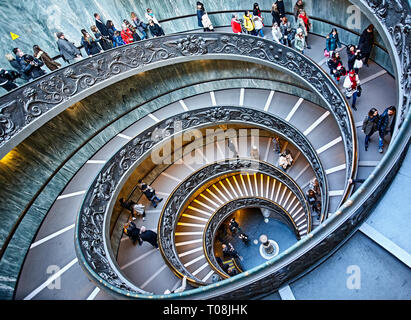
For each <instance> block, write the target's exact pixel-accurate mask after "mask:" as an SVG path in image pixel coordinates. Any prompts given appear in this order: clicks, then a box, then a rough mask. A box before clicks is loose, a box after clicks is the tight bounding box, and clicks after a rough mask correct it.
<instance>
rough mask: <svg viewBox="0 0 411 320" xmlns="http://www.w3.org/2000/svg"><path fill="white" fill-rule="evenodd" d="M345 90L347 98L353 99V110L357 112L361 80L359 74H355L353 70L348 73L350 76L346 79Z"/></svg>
mask: <svg viewBox="0 0 411 320" xmlns="http://www.w3.org/2000/svg"><path fill="white" fill-rule="evenodd" d="M343 86H344V88H345V97H346V98H347V99H348V100H350V99H351V97H352V104H351V108H353V109H354V110H356V111H357V108H356V103H357V97H358V96H359V95H360V94H361V93H360V92H361V86H360V78H359V77H358V74H356V73H355V70H351V71H350V72H349V73H348V76H347V77H345V80H344V85H343Z"/></svg>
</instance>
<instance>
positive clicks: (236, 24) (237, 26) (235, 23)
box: [231, 14, 241, 33]
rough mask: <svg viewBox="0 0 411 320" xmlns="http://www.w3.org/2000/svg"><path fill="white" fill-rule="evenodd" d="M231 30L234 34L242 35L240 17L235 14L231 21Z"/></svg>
mask: <svg viewBox="0 0 411 320" xmlns="http://www.w3.org/2000/svg"><path fill="white" fill-rule="evenodd" d="M231 28H232V29H233V32H234V33H241V22H240V20H238V16H237V15H236V14H233V17H232V19H231Z"/></svg>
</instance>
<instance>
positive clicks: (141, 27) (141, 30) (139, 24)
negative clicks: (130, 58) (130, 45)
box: [133, 18, 147, 34]
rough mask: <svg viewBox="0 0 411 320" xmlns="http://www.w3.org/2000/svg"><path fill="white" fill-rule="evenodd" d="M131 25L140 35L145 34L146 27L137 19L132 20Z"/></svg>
mask: <svg viewBox="0 0 411 320" xmlns="http://www.w3.org/2000/svg"><path fill="white" fill-rule="evenodd" d="M133 23H134V25H135V26H136V28H137V29H138V31H140V32H141V33H143V34H144V33H145V31H146V29H147V25H146V24H145V23H144V22H143V21H141V20H140V19H138V18H135V19H133Z"/></svg>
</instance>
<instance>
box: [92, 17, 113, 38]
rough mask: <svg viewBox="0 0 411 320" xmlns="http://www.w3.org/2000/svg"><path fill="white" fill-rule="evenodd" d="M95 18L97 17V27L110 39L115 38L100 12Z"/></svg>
mask: <svg viewBox="0 0 411 320" xmlns="http://www.w3.org/2000/svg"><path fill="white" fill-rule="evenodd" d="M94 18H95V19H96V27H97V29H98V30H99V31H100V33H101V35H102V36H104V37H108V38H109V39H110V40H113V37H112V35H111V34H110V32H109V30H108V28H107V26H106V25H105V24H104V23H103V21H102V20H101V17H100V15H99V14H98V13H95V14H94Z"/></svg>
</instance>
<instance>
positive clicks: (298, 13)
mask: <svg viewBox="0 0 411 320" xmlns="http://www.w3.org/2000/svg"><path fill="white" fill-rule="evenodd" d="M301 9H304V3H303V4H302V5H301V6H299V5H298V4H297V3H296V4H295V6H294V17H295V20H297V19H298V16H299V15H300V10H301Z"/></svg>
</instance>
